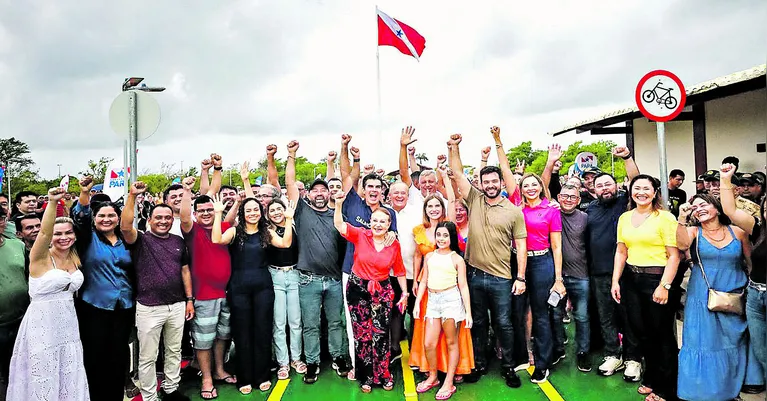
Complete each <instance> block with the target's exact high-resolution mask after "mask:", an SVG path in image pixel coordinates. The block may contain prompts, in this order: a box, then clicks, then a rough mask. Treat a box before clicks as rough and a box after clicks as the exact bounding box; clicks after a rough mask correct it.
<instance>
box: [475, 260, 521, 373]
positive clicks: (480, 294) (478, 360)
mask: <svg viewBox="0 0 767 401" xmlns="http://www.w3.org/2000/svg"><path fill="white" fill-rule="evenodd" d="M468 274H469V277H468V281H469V294H470V296H471V315H472V319H473V320H474V327H472V328H471V340H472V342H473V343H474V366H475V367H476V369H477V370H482V369H487V365H488V363H487V358H486V357H485V347H486V346H487V341H488V340H487V335H488V314H487V311H488V309H490V313H491V314H492V317H493V325H494V326H495V327H494V331H495V336H496V337H497V338H499V339H500V342H501V351H502V358H501V368H502V369H503V370H504V371H507V370H508V369H511V368H513V366H512V352H513V344H514V329H513V328H512V327H513V326H512V324H511V296H510V294H511V286H512V281H511V280H509V279H505V278H502V277H497V276H493V275H492V274H489V273H485V272H484V271H482V270H479V269H476V268H469V269H468Z"/></svg>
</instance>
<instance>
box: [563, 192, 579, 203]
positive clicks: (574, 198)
mask: <svg viewBox="0 0 767 401" xmlns="http://www.w3.org/2000/svg"><path fill="white" fill-rule="evenodd" d="M559 197H560V198H562V200H570V201H574V200H578V195H562V194H559Z"/></svg>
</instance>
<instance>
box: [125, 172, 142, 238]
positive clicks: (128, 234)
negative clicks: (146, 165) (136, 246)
mask: <svg viewBox="0 0 767 401" xmlns="http://www.w3.org/2000/svg"><path fill="white" fill-rule="evenodd" d="M144 192H146V184H144V183H143V182H141V181H136V182H134V183H133V185H131V187H130V192H128V199H126V200H125V206H123V211H122V215H121V217H120V232H122V235H123V239H125V242H126V243H128V244H133V243H135V242H136V239H137V238H138V232H137V231H136V228H135V227H133V219H134V218H135V212H134V210H135V209H136V196H138V194H143V193H144Z"/></svg>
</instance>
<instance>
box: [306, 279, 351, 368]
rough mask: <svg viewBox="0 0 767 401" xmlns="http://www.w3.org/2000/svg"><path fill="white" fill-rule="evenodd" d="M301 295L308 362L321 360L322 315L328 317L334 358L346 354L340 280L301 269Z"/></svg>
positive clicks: (342, 297)
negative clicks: (323, 312) (322, 312)
mask: <svg viewBox="0 0 767 401" xmlns="http://www.w3.org/2000/svg"><path fill="white" fill-rule="evenodd" d="M298 277H299V282H298V295H299V297H300V298H299V299H300V304H301V320H302V321H303V323H304V333H303V335H304V354H305V355H306V363H307V364H319V363H320V315H321V309H324V310H325V318H326V319H327V320H328V349H329V351H330V355H331V356H332V357H333V359H336V358H340V357H347V355H346V353H347V351H346V344H345V343H344V337H345V334H346V328H345V325H346V317H345V315H344V296H343V289H342V286H341V280H336V279H333V278H330V277H326V276H320V275H317V274H312V273H306V272H302V271H299V272H298Z"/></svg>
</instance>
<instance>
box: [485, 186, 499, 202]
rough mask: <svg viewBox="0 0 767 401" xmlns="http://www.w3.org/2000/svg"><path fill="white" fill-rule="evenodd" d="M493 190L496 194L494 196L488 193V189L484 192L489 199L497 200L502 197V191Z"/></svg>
mask: <svg viewBox="0 0 767 401" xmlns="http://www.w3.org/2000/svg"><path fill="white" fill-rule="evenodd" d="M491 190H492V191H494V192H495V194H494V195H490V193H489V192H490V191H488V190H487V189H486V190H485V191H484V193H485V196H486V197H488V198H489V199H495V198H497V197H499V196H501V191H500V190H499V189H495V188H491Z"/></svg>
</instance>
